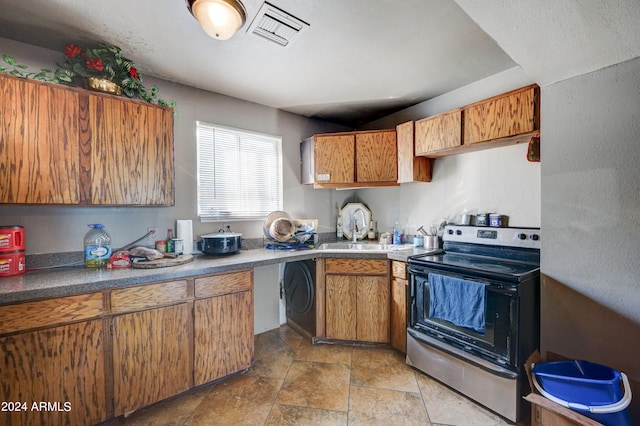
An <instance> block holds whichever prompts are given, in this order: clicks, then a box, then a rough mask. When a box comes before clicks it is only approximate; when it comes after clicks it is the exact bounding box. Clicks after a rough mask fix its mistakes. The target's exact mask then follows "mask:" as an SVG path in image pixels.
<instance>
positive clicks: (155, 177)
mask: <svg viewBox="0 0 640 426" xmlns="http://www.w3.org/2000/svg"><path fill="white" fill-rule="evenodd" d="M89 111H90V118H89V122H90V123H91V136H92V138H91V139H92V141H93V143H92V146H91V204H94V205H161V206H162V205H164V206H167V205H172V204H173V202H174V197H173V192H174V182H173V174H174V172H173V114H172V112H171V110H169V109H163V108H159V107H157V106H155V105H152V104H149V103H143V102H123V101H122V100H121V99H118V98H115V97H105V96H94V95H92V96H90V97H89ZM116 123H117V125H116Z"/></svg>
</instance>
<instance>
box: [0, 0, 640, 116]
mask: <svg viewBox="0 0 640 426" xmlns="http://www.w3.org/2000/svg"><path fill="white" fill-rule="evenodd" d="M243 3H244V5H245V7H246V10H247V15H248V18H247V23H246V24H245V26H244V27H243V28H241V29H240V31H239V32H238V33H237V34H236V35H235V36H234V37H233V38H232V39H230V40H227V41H218V40H214V39H211V38H209V37H208V36H207V35H206V34H205V33H204V32H203V31H202V29H201V28H200V27H199V26H198V24H197V22H196V21H195V19H194V18H193V17H192V16H191V15H190V13H189V12H188V10H187V8H186V5H185V3H184V0H134V1H131V0H109V1H104V0H103V1H98V0H1V1H0V37H4V38H8V39H12V40H16V41H21V42H25V43H29V44H33V45H37V46H42V47H47V48H50V49H53V50H57V51H60V52H62V51H63V50H64V46H65V45H66V44H67V43H68V42H77V43H92V42H96V41H105V42H108V43H112V44H116V45H118V46H120V47H121V48H122V49H123V50H124V52H125V55H127V56H128V57H130V58H132V59H133V60H134V61H135V62H136V64H137V65H138V68H139V70H140V72H141V73H142V74H143V77H144V75H152V76H155V77H159V78H162V79H166V80H169V81H175V82H178V83H182V84H185V85H189V86H193V87H197V88H201V89H205V90H209V91H212V92H217V93H222V94H225V95H229V96H233V97H236V98H240V99H245V100H248V101H253V102H257V103H260V104H264V105H268V106H271V107H274V108H279V109H283V110H287V111H291V112H294V113H297V114H301V115H305V116H309V117H319V118H324V119H327V120H330V121H334V122H338V123H344V124H348V125H351V126H353V127H355V126H357V125H359V124H360V123H364V122H367V121H371V120H373V119H376V118H378V117H380V116H383V115H387V114H389V113H391V112H394V111H397V110H400V109H404V108H406V107H408V106H411V105H414V104H416V103H419V102H422V101H424V100H427V99H430V98H432V97H435V96H438V95H440V94H443V93H445V92H448V91H451V90H453V89H457V88H459V87H462V86H464V85H467V84H469V83H471V82H474V81H477V80H480V79H483V78H485V77H488V76H490V75H494V74H496V73H498V72H501V71H504V70H506V69H508V68H512V67H514V66H516V65H520V66H521V67H522V69H523V70H524V71H525V72H526V73H528V74H529V75H530V76H531V77H532V80H533V81H536V82H538V83H539V84H540V85H545V84H550V83H553V82H555V81H559V80H562V79H565V78H568V77H571V76H574V75H579V74H583V73H585V72H589V71H592V70H595V69H599V68H602V67H604V66H607V65H611V64H615V63H618V62H622V61H624V60H627V59H631V58H634V57H637V56H639V55H640V31H638V24H637V23H638V22H640V2H639V1H638V0H616V1H611V2H603V1H600V0H563V1H557V0H492V1H490V2H489V1H478V0H455V2H454V1H453V0H271V1H270V3H272V4H274V5H275V6H277V7H279V8H281V9H284V10H285V11H287V12H289V13H291V14H292V15H294V16H296V17H298V18H300V19H301V20H303V21H306V22H308V23H309V24H310V27H309V28H307V29H306V30H304V32H303V33H301V35H300V36H299V38H298V39H297V40H296V41H295V42H294V43H293V44H292V45H291V46H290V47H287V48H282V47H280V46H278V45H276V44H273V43H270V42H268V41H265V40H264V39H262V38H260V37H258V36H255V35H252V34H249V33H247V32H246V30H247V29H248V28H249V26H250V24H251V22H252V20H253V18H254V17H255V15H256V13H257V12H258V10H259V9H260V7H261V6H262V3H263V1H262V0H243ZM605 3H606V4H605ZM463 9H464V10H463ZM471 18H473V19H471ZM478 24H479V25H478ZM505 52H506V53H505ZM0 53H3V52H0Z"/></svg>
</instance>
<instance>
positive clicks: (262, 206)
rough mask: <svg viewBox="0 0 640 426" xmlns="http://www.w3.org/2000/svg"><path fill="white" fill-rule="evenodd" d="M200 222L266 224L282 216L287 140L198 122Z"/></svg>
mask: <svg viewBox="0 0 640 426" xmlns="http://www.w3.org/2000/svg"><path fill="white" fill-rule="evenodd" d="M196 133H197V145H198V147H197V149H198V216H200V218H201V220H202V221H207V220H209V221H213V220H224V219H263V218H265V217H266V216H267V215H268V214H269V213H271V212H272V211H275V210H282V204H283V203H282V138H281V137H276V136H270V135H264V134H259V133H252V132H248V131H245V130H239V129H232V128H228V127H222V126H218V125H214V124H209V123H204V122H201V121H197V122H196Z"/></svg>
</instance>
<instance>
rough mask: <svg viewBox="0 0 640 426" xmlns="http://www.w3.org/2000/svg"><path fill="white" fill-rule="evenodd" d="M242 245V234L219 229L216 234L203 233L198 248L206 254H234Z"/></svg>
mask: <svg viewBox="0 0 640 426" xmlns="http://www.w3.org/2000/svg"><path fill="white" fill-rule="evenodd" d="M240 247H242V234H238V233H235V232H231V231H228V232H225V231H224V230H223V229H220V230H218V232H216V233H215V234H207V235H201V236H200V241H198V250H200V251H201V252H202V253H204V254H214V255H215V254H233V253H237V252H238V251H239V250H240Z"/></svg>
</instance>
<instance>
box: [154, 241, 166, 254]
mask: <svg viewBox="0 0 640 426" xmlns="http://www.w3.org/2000/svg"><path fill="white" fill-rule="evenodd" d="M156 250H158V251H161V252H163V253H166V252H167V241H166V240H156Z"/></svg>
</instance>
